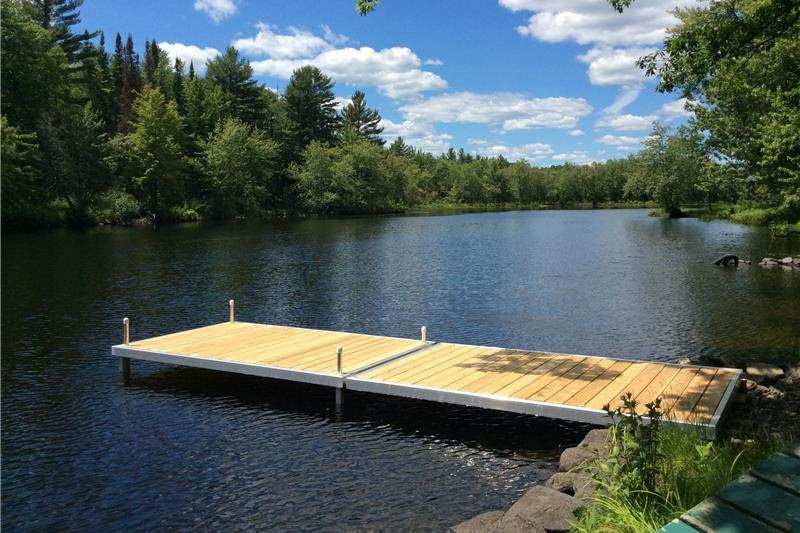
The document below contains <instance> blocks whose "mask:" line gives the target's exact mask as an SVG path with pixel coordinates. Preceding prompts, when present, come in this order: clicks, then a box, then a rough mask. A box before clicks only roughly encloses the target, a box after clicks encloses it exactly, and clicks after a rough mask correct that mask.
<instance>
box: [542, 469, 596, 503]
mask: <svg viewBox="0 0 800 533" xmlns="http://www.w3.org/2000/svg"><path fill="white" fill-rule="evenodd" d="M544 485H545V487H550V488H551V489H554V490H557V491H558V492H563V493H564V494H569V495H570V496H574V497H575V498H576V499H578V500H580V501H582V502H584V503H586V502H587V501H588V500H589V499H590V498H591V497H592V496H593V495H594V491H595V488H596V483H595V481H594V480H593V479H592V477H591V476H590V475H589V474H586V473H585V472H556V473H555V474H553V475H552V476H551V477H550V479H548V480H547V481H546V482H545V484H544Z"/></svg>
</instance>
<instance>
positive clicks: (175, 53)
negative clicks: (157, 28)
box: [158, 42, 219, 72]
mask: <svg viewBox="0 0 800 533" xmlns="http://www.w3.org/2000/svg"><path fill="white" fill-rule="evenodd" d="M158 47H159V48H161V49H162V50H164V51H165V52H166V53H167V55H168V56H169V58H170V62H173V63H174V62H175V58H176V57H178V58H180V60H181V61H183V63H184V64H185V65H186V67H187V68H188V66H189V63H194V68H195V70H196V71H197V72H204V71H205V69H206V62H207V61H208V60H209V59H214V58H215V57H217V56H218V55H219V50H217V49H216V48H200V47H199V46H195V45H193V44H183V43H168V42H160V43H158Z"/></svg>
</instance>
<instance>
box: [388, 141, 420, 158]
mask: <svg viewBox="0 0 800 533" xmlns="http://www.w3.org/2000/svg"><path fill="white" fill-rule="evenodd" d="M389 151H390V152H392V153H393V154H395V155H398V156H400V157H408V156H410V155H412V154H413V153H414V148H412V147H411V146H409V145H407V144H406V142H405V141H404V140H403V138H402V137H397V139H395V140H394V141H393V142H392V144H390V145H389Z"/></svg>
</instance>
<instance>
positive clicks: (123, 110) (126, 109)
mask: <svg viewBox="0 0 800 533" xmlns="http://www.w3.org/2000/svg"><path fill="white" fill-rule="evenodd" d="M121 67H122V68H121V84H120V91H119V123H118V126H117V129H118V130H119V131H121V132H127V131H128V130H129V126H130V121H131V114H132V112H133V102H134V101H135V100H136V95H137V94H138V92H139V89H141V86H142V80H141V77H140V74H139V70H140V68H139V55H138V54H137V53H136V51H135V50H134V47H133V37H132V36H131V35H128V40H127V41H126V42H125V48H124V50H123V51H122V64H121Z"/></svg>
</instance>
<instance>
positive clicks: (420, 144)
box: [381, 119, 453, 153]
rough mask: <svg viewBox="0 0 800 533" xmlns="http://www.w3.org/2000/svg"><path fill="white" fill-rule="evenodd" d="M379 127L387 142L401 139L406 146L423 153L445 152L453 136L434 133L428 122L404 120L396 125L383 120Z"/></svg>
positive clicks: (431, 125)
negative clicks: (408, 145) (381, 128)
mask: <svg viewBox="0 0 800 533" xmlns="http://www.w3.org/2000/svg"><path fill="white" fill-rule="evenodd" d="M381 126H382V127H383V137H385V138H386V139H388V140H389V141H392V140H394V139H396V138H397V137H402V138H403V140H404V141H405V142H406V143H407V144H410V145H412V146H414V147H415V148H417V149H418V150H423V151H425V152H431V153H442V152H445V151H447V149H448V148H450V146H451V143H450V141H452V140H453V136H452V135H450V134H449V133H436V132H435V131H434V129H433V124H431V123H428V122H414V121H412V120H406V121H403V122H401V123H397V122H392V121H391V120H389V119H383V120H381Z"/></svg>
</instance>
